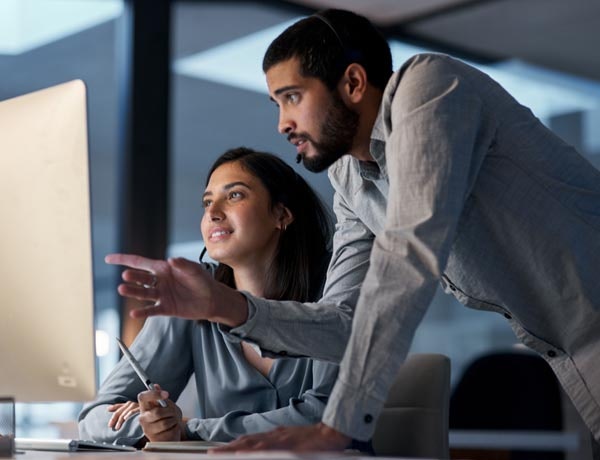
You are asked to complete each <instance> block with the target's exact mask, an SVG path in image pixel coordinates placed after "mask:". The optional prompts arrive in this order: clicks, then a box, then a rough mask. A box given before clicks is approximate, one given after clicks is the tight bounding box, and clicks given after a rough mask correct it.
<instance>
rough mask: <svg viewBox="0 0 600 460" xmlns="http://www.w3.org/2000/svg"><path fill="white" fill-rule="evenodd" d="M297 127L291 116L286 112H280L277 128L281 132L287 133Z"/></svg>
mask: <svg viewBox="0 0 600 460" xmlns="http://www.w3.org/2000/svg"><path fill="white" fill-rule="evenodd" d="M295 128H296V125H295V123H294V122H293V121H292V120H291V118H290V117H289V116H286V115H285V113H284V112H280V113H279V125H278V126H277V129H278V130H279V133H280V134H283V135H287V134H290V133H291V132H293V131H294V129H295Z"/></svg>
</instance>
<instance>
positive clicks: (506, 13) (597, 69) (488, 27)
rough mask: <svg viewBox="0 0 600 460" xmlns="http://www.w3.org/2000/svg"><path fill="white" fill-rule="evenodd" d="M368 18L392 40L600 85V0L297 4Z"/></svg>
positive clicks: (318, 0)
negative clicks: (515, 62)
mask: <svg viewBox="0 0 600 460" xmlns="http://www.w3.org/2000/svg"><path fill="white" fill-rule="evenodd" d="M288 3H291V4H295V5H301V6H303V7H308V8H312V9H322V8H344V9H349V10H353V11H355V12H357V13H359V14H362V15H364V16H367V17H368V18H369V19H371V20H372V21H373V22H374V23H375V24H377V25H378V26H379V27H380V28H381V29H382V31H383V32H384V33H385V34H386V35H396V36H398V37H401V38H403V39H405V40H413V41H416V42H420V43H423V44H427V45H429V46H430V47H432V48H434V49H438V50H440V51H444V50H446V51H448V52H451V53H452V54H454V55H462V56H465V57H469V58H471V59H478V58H479V59H481V60H489V59H492V60H495V59H506V58H518V59H522V60H525V61H528V62H530V63H532V64H537V65H540V66H543V67H547V68H550V69H554V70H558V71H562V72H567V73H571V74H574V75H577V76H580V77H584V78H588V79H593V80H596V81H600V2H599V1H597V0H568V1H565V0H368V1H367V0H295V1H291V2H288Z"/></svg>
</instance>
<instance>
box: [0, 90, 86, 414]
mask: <svg viewBox="0 0 600 460" xmlns="http://www.w3.org/2000/svg"><path fill="white" fill-rule="evenodd" d="M87 146H88V141H87V118H86V89H85V85H84V83H83V82H82V81H80V80H75V81H71V82H67V83H64V84H61V85H58V86H54V87H51V88H47V89H44V90H41V91H36V92H33V93H30V94H26V95H24V96H20V97H16V98H13V99H9V100H6V101H3V102H0V396H13V397H14V398H15V400H16V401H17V402H43V401H85V400H91V399H93V398H94V396H95V392H96V366H95V350H94V348H95V346H94V303H93V302H94V301H93V274H92V250H91V247H92V246H91V241H92V239H91V225H90V193H89V188H90V187H89V174H88V149H87Z"/></svg>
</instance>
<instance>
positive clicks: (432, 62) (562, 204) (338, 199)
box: [230, 54, 600, 439]
mask: <svg viewBox="0 0 600 460" xmlns="http://www.w3.org/2000/svg"><path fill="white" fill-rule="evenodd" d="M371 137H372V140H371V154H372V156H373V157H374V159H375V163H373V162H370V163H369V162H365V163H363V162H359V161H357V160H356V159H354V158H353V157H351V156H345V157H343V158H342V159H340V160H339V161H337V162H336V163H335V164H334V165H333V166H332V167H331V168H330V171H329V177H330V180H331V183H332V185H333V187H334V189H335V197H334V210H335V213H336V217H337V227H336V233H335V236H334V253H333V258H332V261H331V264H330V266H329V272H328V277H327V283H326V286H325V292H324V296H323V298H322V300H321V301H320V303H319V304H303V305H300V304H297V303H291V302H271V301H266V300H263V299H258V298H254V297H251V296H248V299H249V303H250V316H249V320H248V321H247V322H246V323H245V324H244V325H242V326H240V327H239V328H236V329H233V330H231V331H230V333H231V334H232V335H233V334H235V335H237V336H241V337H251V338H252V339H253V340H254V342H255V343H256V344H258V345H259V346H260V347H262V349H263V350H269V352H270V353H274V354H277V353H279V352H281V351H283V350H287V351H288V353H290V352H293V353H294V354H297V355H306V356H314V357H318V358H322V359H329V360H340V359H341V358H342V356H343V361H342V364H341V366H340V375H339V378H338V381H337V383H336V386H335V388H334V391H333V392H332V394H331V397H330V400H329V403H328V405H327V409H326V410H325V413H324V417H323V420H324V422H325V423H327V424H328V425H330V426H332V427H334V428H336V429H337V430H339V431H341V432H343V433H346V434H348V435H350V436H352V437H354V438H358V439H367V438H369V437H370V436H371V434H372V433H373V429H374V422H373V421H374V420H375V419H376V417H377V416H378V414H379V413H380V411H381V409H382V406H383V403H384V401H385V399H386V394H387V391H388V389H389V387H390V385H391V382H392V379H393V377H394V375H395V373H396V372H397V370H398V367H399V366H400V364H401V363H402V361H403V360H404V359H405V356H406V353H407V351H408V349H409V346H410V343H411V341H412V337H413V333H414V331H415V328H416V327H417V326H418V324H419V322H420V321H421V319H422V317H423V315H424V313H425V311H426V309H427V307H428V305H429V303H430V301H431V299H432V297H433V295H434V291H435V288H436V285H437V283H438V282H441V283H442V284H443V286H444V287H445V288H446V291H447V292H450V293H452V294H454V295H455V296H456V297H457V298H458V300H459V301H461V302H462V303H464V304H465V305H467V306H470V307H473V308H477V309H483V310H492V311H496V312H498V313H502V314H504V315H505V316H506V317H507V319H508V321H509V323H510V325H511V327H512V328H513V330H514V331H515V333H516V335H517V337H518V338H519V339H520V340H521V341H522V342H523V343H524V344H526V345H527V346H529V347H530V348H532V349H533V350H535V351H537V352H538V353H539V354H540V355H541V356H543V357H544V358H545V359H546V360H547V362H548V363H549V364H550V366H552V369H553V370H554V371H555V373H556V375H557V376H558V379H559V380H560V382H561V383H562V385H563V386H564V388H565V390H566V392H567V393H568V394H569V396H570V397H571V399H572V400H573V402H574V404H575V407H576V408H577V409H578V410H579V412H580V414H581V415H582V417H583V419H584V420H585V422H586V423H587V425H588V426H589V428H590V429H591V430H592V432H593V433H594V435H595V437H596V438H597V439H600V405H599V402H600V366H599V365H598V356H600V333H599V331H600V314H599V310H600V282H598V274H599V273H600V172H598V171H597V170H596V169H595V168H594V167H593V166H592V165H591V164H590V163H588V162H587V161H586V160H585V159H584V158H583V157H582V156H580V155H579V154H578V153H577V152H576V151H575V150H574V149H573V148H572V147H571V146H569V145H567V144H565V143H564V142H563V141H562V140H561V139H559V138H558V137H556V136H555V135H554V134H553V133H552V132H551V131H549V130H548V129H547V128H546V127H544V126H543V125H542V123H541V122H540V121H539V120H538V119H537V118H535V116H533V114H532V113H531V111H530V110H529V109H527V108H526V107H523V106H521V105H520V104H518V103H517V102H516V101H515V100H514V99H513V98H512V97H511V96H510V95H509V94H508V93H507V92H506V91H505V90H504V89H502V88H501V87H500V86H499V85H498V84H497V83H496V82H494V81H493V80H492V79H490V78H489V77H488V76H487V75H485V74H484V73H482V72H480V71H478V70H476V69H474V68H472V67H470V66H468V65H466V64H464V63H461V62H460V61H458V60H455V59H452V58H450V57H448V56H444V55H436V54H422V55H417V56H414V57H413V58H411V59H410V60H409V61H407V62H406V63H405V64H404V66H403V67H402V68H401V69H400V70H399V71H398V72H396V73H395V74H394V75H393V76H392V77H391V79H390V81H389V83H388V85H387V88H386V90H385V93H384V96H383V100H382V103H381V108H380V113H379V117H378V120H377V122H376V124H375V126H374V129H373V132H372V136H371ZM388 198H389V199H388ZM363 279H364V283H362V281H363ZM361 283H362V290H361ZM359 293H360V299H358V296H359ZM355 306H356V312H355V315H354V327H353V328H352V332H351V336H350V339H349V342H348V348H347V350H346V352H345V354H344V349H345V344H346V339H347V337H348V335H349V333H350V328H351V316H352V311H353V309H354V308H355ZM297 332H300V334H298V333H297ZM369 415H370V416H371V417H369Z"/></svg>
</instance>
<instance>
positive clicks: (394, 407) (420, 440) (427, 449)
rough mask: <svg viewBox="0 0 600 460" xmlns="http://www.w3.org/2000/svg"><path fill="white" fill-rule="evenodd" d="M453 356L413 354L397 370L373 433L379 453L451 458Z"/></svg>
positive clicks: (376, 451)
mask: <svg viewBox="0 0 600 460" xmlns="http://www.w3.org/2000/svg"><path fill="white" fill-rule="evenodd" d="M449 401H450V359H449V358H448V357H447V356H444V355H441V354H413V355H410V356H409V357H408V358H407V359H406V361H405V362H404V364H403V365H402V367H401V368H400V371H399V373H398V376H397V377H396V380H395V381H394V384H393V385H392V388H391V389H390V392H389V394H388V398H387V401H386V403H385V407H384V409H383V411H382V413H381V415H380V417H379V419H378V421H377V425H376V428H375V433H374V435H373V449H374V450H375V453H376V454H377V455H386V456H403V457H429V458H448V457H449V449H448V413H449V405H450V403H449Z"/></svg>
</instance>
